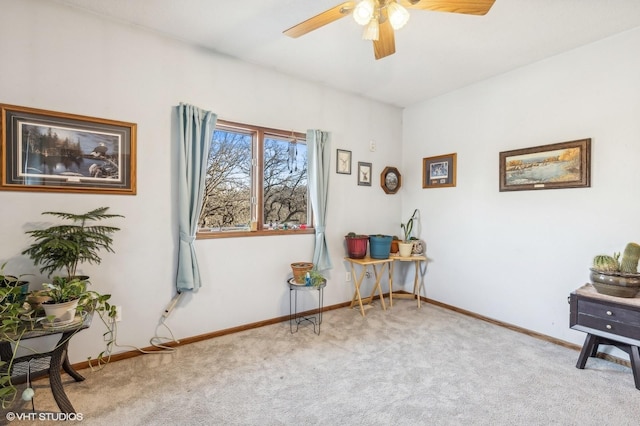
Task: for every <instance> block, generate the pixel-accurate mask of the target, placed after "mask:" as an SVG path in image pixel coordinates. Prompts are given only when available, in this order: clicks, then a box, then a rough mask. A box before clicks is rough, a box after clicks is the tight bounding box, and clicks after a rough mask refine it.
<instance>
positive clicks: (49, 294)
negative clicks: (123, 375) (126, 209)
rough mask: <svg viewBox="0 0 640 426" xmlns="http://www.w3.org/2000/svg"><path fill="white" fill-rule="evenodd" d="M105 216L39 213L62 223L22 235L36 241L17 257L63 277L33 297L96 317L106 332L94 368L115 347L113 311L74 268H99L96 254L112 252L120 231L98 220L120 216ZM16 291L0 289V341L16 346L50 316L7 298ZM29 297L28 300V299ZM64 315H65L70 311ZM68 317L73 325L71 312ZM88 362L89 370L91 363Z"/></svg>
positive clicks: (7, 399) (2, 379) (2, 369)
mask: <svg viewBox="0 0 640 426" xmlns="http://www.w3.org/2000/svg"><path fill="white" fill-rule="evenodd" d="M107 211H108V207H100V208H97V209H94V210H91V211H89V212H87V213H82V214H74V213H64V212H44V213H42V214H47V215H53V216H56V217H59V218H62V219H64V220H66V221H67V223H63V224H60V225H53V226H50V227H48V228H44V229H36V230H32V231H27V232H26V234H28V235H30V236H31V237H32V238H33V239H34V240H35V241H34V242H33V243H32V244H31V246H29V247H28V248H27V249H26V250H24V251H23V252H22V254H23V255H28V256H29V258H30V259H31V260H32V261H33V262H34V264H35V265H36V266H39V267H40V273H46V274H47V276H48V277H51V276H52V275H53V274H54V273H56V272H62V273H63V275H62V276H53V278H52V281H51V282H50V283H44V284H43V290H39V291H37V292H35V293H37V295H38V296H37V297H45V298H47V299H51V302H68V301H74V302H75V303H77V311H79V312H81V313H83V312H87V313H93V312H97V313H98V315H99V317H100V319H101V320H102V322H103V324H104V325H105V326H106V328H107V331H106V332H105V333H104V338H105V342H106V349H105V350H104V351H103V352H101V353H100V354H99V355H98V356H97V364H98V366H103V365H104V364H106V362H108V357H109V354H110V352H111V348H112V346H113V344H114V343H115V317H116V313H117V312H116V307H115V306H114V305H111V304H110V303H109V299H110V297H111V295H110V294H100V293H98V292H96V291H92V290H88V288H87V286H88V285H89V284H90V282H89V280H88V277H86V276H80V277H79V276H77V275H76V274H77V270H78V266H79V265H80V264H82V263H84V262H87V263H92V264H100V263H101V261H102V258H101V257H100V252H101V251H103V250H104V251H108V252H112V253H113V252H114V251H113V248H112V243H113V239H112V237H111V236H112V235H113V233H115V232H116V231H118V230H119V228H117V227H114V226H109V225H104V224H102V223H101V221H102V220H105V219H110V218H116V217H123V216H121V215H118V214H110V213H108V212H107ZM18 291H19V290H18V289H17V287H10V288H9V287H7V288H0V339H3V340H5V341H9V342H11V343H12V344H13V345H14V346H16V347H17V346H18V345H19V344H20V339H21V335H22V334H21V333H22V332H24V331H26V330H28V329H29V327H33V326H34V324H36V323H38V322H41V321H51V320H52V319H53V318H52V317H49V316H45V317H42V316H40V315H39V313H38V312H39V310H38V309H36V308H35V307H33V305H32V309H31V310H26V307H27V306H28V305H24V303H23V301H18V300H13V299H11V297H12V296H15V295H16V294H17V292H18ZM35 293H34V294H35ZM30 296H31V295H28V296H27V300H29V297H30ZM54 304H55V303H54ZM48 305H50V303H49V302H44V303H42V306H43V307H44V308H46V307H47V306H48ZM66 311H67V312H68V311H69V309H67V310H66ZM71 312H72V314H73V316H72V317H71V318H72V320H73V318H74V317H75V313H76V310H72V311H71ZM25 317H31V318H33V319H34V320H33V321H23V319H25ZM14 356H15V353H14ZM89 362H90V366H91V367H92V368H93V364H92V363H91V358H89ZM12 363H13V358H11V359H6V360H5V359H3V360H2V361H0V400H1V401H2V406H3V408H6V407H7V406H8V405H9V404H11V403H12V402H13V400H14V399H15V394H16V388H15V386H13V385H12V384H11V376H10V374H9V371H10V367H11V364H12Z"/></svg>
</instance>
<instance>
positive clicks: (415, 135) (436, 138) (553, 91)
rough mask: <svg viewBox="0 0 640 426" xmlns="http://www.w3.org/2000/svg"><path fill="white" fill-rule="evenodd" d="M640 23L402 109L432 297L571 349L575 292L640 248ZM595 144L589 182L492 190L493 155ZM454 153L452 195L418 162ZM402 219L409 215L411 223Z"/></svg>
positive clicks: (411, 204)
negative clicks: (632, 246) (597, 261)
mask: <svg viewBox="0 0 640 426" xmlns="http://www.w3.org/2000/svg"><path fill="white" fill-rule="evenodd" d="M639 49H640V29H635V30H632V31H629V32H626V33H623V34H620V35H618V36H615V37H611V38H609V39H606V40H602V41H600V42H597V43H593V44H591V45H588V46H585V47H582V48H579V49H576V50H573V51H571V52H569V53H566V54H563V55H559V56H556V57H552V58H549V59H547V60H544V61H541V62H539V63H536V64H533V65H531V66H528V67H525V68H521V69H518V70H516V71H513V72H509V73H507V74H504V75H501V76H498V77H495V78H492V79H490V80H487V81H484V82H481V83H479V84H475V85H473V86H469V87H466V88H464V89H461V90H458V91H455V92H452V93H449V94H446V95H443V96H441V97H439V98H437V99H433V100H429V101H425V102H424V103H421V104H419V105H416V106H414V107H411V108H408V109H406V110H405V112H404V127H403V130H404V140H403V142H404V143H403V164H402V170H403V171H404V172H405V176H406V178H407V179H406V180H405V182H411V185H406V189H405V193H404V195H403V200H402V202H403V213H402V214H403V217H408V216H409V215H410V214H411V211H413V209H414V208H416V207H417V208H419V209H420V210H421V212H422V218H423V219H422V226H423V233H422V237H423V238H425V240H426V241H427V247H428V257H429V258H431V259H432V261H431V262H430V264H429V268H428V274H427V278H428V279H427V285H426V287H427V296H428V297H430V298H433V299H435V300H439V301H441V302H444V303H448V304H451V305H454V306H458V307H460V308H463V309H467V310H469V311H473V312H477V313H479V314H482V315H485V316H488V317H492V318H495V319H498V320H501V321H505V322H507V323H511V324H515V325H518V326H521V327H524V328H527V329H530V330H535V331H537V332H540V333H544V334H546V335H550V336H554V337H557V338H560V339H563V340H566V341H570V342H574V343H582V341H583V339H584V333H579V332H575V331H573V330H570V329H569V328H568V327H569V305H568V304H567V296H568V295H569V293H570V292H571V291H573V290H574V289H576V288H578V287H580V286H582V285H583V284H585V283H586V282H588V281H589V270H588V268H589V266H590V265H591V261H592V259H593V256H594V255H596V254H601V253H606V254H611V253H613V252H614V251H622V250H623V249H624V247H625V245H626V244H627V243H628V242H630V241H640V221H639V220H638V217H639V213H640V202H639V194H640V168H639V167H638V164H639V161H640V143H639V139H640V119H639V116H640V57H639V56H638V54H637V52H638V50H639ZM583 138H591V139H592V169H591V172H592V173H591V187H590V188H580V189H577V188H576V189H557V190H538V191H521V192H499V191H498V169H499V161H498V159H499V152H500V151H507V150H512V149H519V148H527V147H532V146H538V145H545V144H551V143H556V142H565V141H571V140H576V139H583ZM452 152H456V153H457V155H458V174H457V178H458V183H457V187H455V188H437V189H422V188H421V185H420V179H421V174H422V164H421V162H420V159H421V158H423V157H429V156H434V155H440V154H448V153H452ZM405 220H406V219H405Z"/></svg>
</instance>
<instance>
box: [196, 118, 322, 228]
mask: <svg viewBox="0 0 640 426" xmlns="http://www.w3.org/2000/svg"><path fill="white" fill-rule="evenodd" d="M287 133H289V132H286V131H277V130H274V129H264V128H260V127H255V126H246V125H239V124H235V123H227V122H222V124H218V125H217V126H216V130H215V132H214V135H213V141H212V144H211V150H210V152H209V158H208V163H207V175H206V179H205V193H204V197H203V208H202V213H201V215H200V220H199V228H200V229H201V230H207V231H223V232H227V233H229V232H233V231H247V230H248V229H249V224H250V223H251V222H252V221H255V222H258V223H259V229H261V230H270V229H297V228H299V227H300V225H305V226H306V225H310V223H309V205H308V184H307V145H306V143H305V140H304V137H303V135H301V134H295V136H291V135H287Z"/></svg>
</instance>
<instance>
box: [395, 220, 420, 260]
mask: <svg viewBox="0 0 640 426" xmlns="http://www.w3.org/2000/svg"><path fill="white" fill-rule="evenodd" d="M417 213H418V209H415V210H414V211H413V214H412V215H411V217H410V218H409V220H408V221H407V223H401V224H400V227H401V228H402V232H403V234H404V239H403V240H402V241H400V242H399V243H398V250H399V253H400V257H409V256H411V252H412V251H413V241H412V237H411V232H412V231H413V221H414V220H415V218H416V214H417Z"/></svg>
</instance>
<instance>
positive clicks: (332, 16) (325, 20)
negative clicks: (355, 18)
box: [283, 1, 355, 38]
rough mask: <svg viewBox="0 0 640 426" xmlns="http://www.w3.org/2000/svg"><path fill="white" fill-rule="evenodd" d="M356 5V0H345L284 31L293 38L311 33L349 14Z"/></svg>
mask: <svg viewBox="0 0 640 426" xmlns="http://www.w3.org/2000/svg"><path fill="white" fill-rule="evenodd" d="M354 7H355V2H353V1H345V2H344V3H342V4H339V5H337V6H335V7H332V8H331V9H329V10H325V11H324V12H322V13H320V14H318V15H316V16H314V17H312V18H309V19H307V20H306V21H304V22H300V23H299V24H297V25H294V26H293V27H291V28H289V29H288V30H285V31H283V33H284V34H286V35H288V36H289V37H293V38H296V37H300V36H301V35H305V34H307V33H310V32H311V31H313V30H317V29H318V28H320V27H322V26H325V25H327V24H330V23H332V22H333V21H337V20H338V19H340V18H343V17H345V16H347V15H348V14H350V13H351V12H352V11H353V8H354Z"/></svg>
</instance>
